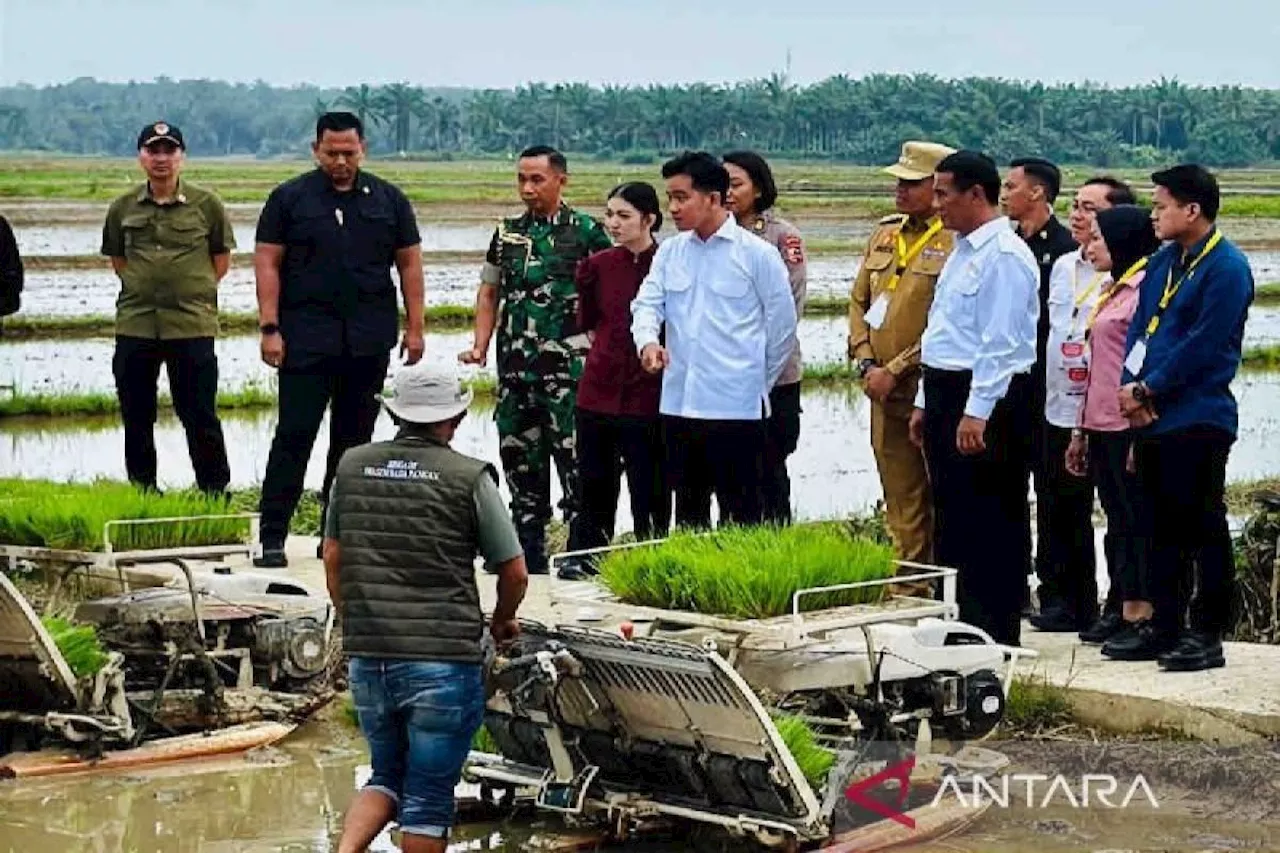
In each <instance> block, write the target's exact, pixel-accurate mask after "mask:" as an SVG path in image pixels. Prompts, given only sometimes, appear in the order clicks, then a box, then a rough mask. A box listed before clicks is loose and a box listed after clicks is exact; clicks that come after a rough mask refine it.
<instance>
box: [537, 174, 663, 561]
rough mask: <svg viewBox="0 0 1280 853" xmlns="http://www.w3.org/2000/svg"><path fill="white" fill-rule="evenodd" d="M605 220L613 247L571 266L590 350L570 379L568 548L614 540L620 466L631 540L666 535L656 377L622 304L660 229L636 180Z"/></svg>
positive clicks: (649, 194)
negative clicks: (573, 393) (644, 363)
mask: <svg viewBox="0 0 1280 853" xmlns="http://www.w3.org/2000/svg"><path fill="white" fill-rule="evenodd" d="M604 224H605V229H606V230H607V231H608V232H609V236H610V237H612V238H613V241H614V243H615V245H614V247H613V248H612V249H605V250H604V251H602V252H597V253H596V254H594V255H592V256H590V257H588V258H585V259H583V260H582V261H581V262H580V263H579V264H578V271H577V285H578V328H579V329H581V330H582V331H583V332H585V333H586V334H587V335H589V336H590V339H591V349H590V351H589V352H588V353H587V362H586V366H585V367H584V368H583V373H582V378H581V379H580V380H579V381H578V397H577V412H576V417H577V422H576V424H575V428H576V433H575V435H576V437H575V456H576V458H577V464H578V478H579V480H578V482H579V488H580V489H581V491H582V509H581V512H580V513H579V516H578V519H577V520H576V522H575V535H574V537H573V541H572V542H571V543H570V550H585V549H588V548H599V547H603V546H605V545H608V544H609V542H610V541H611V540H612V539H613V532H614V520H615V517H616V515H617V508H618V494H619V492H620V491H621V485H622V472H623V470H624V469H625V470H626V473H627V491H628V492H629V493H630V496H631V518H632V521H633V523H634V529H635V534H636V538H638V539H650V538H657V537H661V536H665V535H666V533H667V528H668V526H669V523H670V519H671V498H670V490H669V489H668V488H667V483H666V479H665V471H666V468H665V466H664V465H663V464H662V458H663V449H662V447H663V445H662V434H661V427H660V422H659V418H658V402H659V398H660V397H661V394H662V375H661V374H651V373H647V372H646V371H645V370H643V369H642V368H641V366H640V359H639V357H637V355H636V348H635V344H634V343H633V342H632V338H631V301H632V300H633V299H635V296H636V291H637V290H639V288H640V283H641V282H643V281H644V278H645V276H646V275H648V274H649V266H650V264H651V263H652V262H653V256H654V253H655V252H657V249H658V244H657V241H655V240H654V236H653V235H654V234H655V233H656V232H657V231H658V229H659V228H661V227H662V213H661V209H660V206H659V202H658V193H657V191H656V190H654V188H653V187H652V186H651V185H649V184H646V183H643V182H638V181H637V182H632V183H626V184H620V185H619V186H617V187H614V189H613V190H612V191H611V192H610V193H609V198H608V201H607V207H606V209H605V219H604ZM593 562H594V561H593V560H589V559H588V560H576V561H566V562H565V563H564V564H563V565H562V568H561V569H560V572H559V576H560V577H561V578H562V579H565V580H581V579H583V578H585V577H586V576H587V575H588V574H590V573H591V572H592V571H593V568H592V564H593Z"/></svg>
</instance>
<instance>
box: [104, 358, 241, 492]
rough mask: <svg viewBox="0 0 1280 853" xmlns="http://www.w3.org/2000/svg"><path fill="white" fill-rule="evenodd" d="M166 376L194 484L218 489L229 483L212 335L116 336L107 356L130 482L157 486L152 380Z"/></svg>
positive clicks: (156, 403)
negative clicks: (184, 436)
mask: <svg viewBox="0 0 1280 853" xmlns="http://www.w3.org/2000/svg"><path fill="white" fill-rule="evenodd" d="M161 365H163V366H164V368H165V370H166V371H167V373H168V376H169V393H170V394H171V396H172V397H173V409H174V412H176V413H177V415H178V420H180V421H181V422H182V428H183V430H185V431H186V434H187V450H188V452H189V453H190V455H191V467H192V468H193V469H195V475H196V486H197V487H199V488H200V489H201V490H203V491H206V492H221V491H223V490H225V489H226V488H227V484H228V483H229V482H231V467H230V464H229V463H228V462H227V445H226V440H225V439H224V438H223V435H222V422H221V421H220V420H219V419H218V408H217V404H218V356H217V354H216V353H215V352H214V348H213V338H185V339H182V340H155V339H152V338H133V337H125V336H118V337H116V348H115V352H114V353H113V355H112V358H111V372H112V373H113V374H114V375H115V381H116V396H117V398H118V399H119V400H120V416H121V419H122V420H123V422H124V464H125V470H126V471H127V472H128V476H129V480H130V482H133V483H136V484H137V485H139V486H141V487H143V488H150V489H154V488H155V487H156V436H155V426H156V416H157V414H158V402H157V392H156V383H157V382H158V381H159V379H160V367H161Z"/></svg>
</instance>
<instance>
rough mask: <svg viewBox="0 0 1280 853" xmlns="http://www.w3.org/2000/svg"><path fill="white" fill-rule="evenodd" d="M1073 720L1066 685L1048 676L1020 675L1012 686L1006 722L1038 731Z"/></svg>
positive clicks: (1008, 725) (1066, 723)
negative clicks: (1025, 676)
mask: <svg viewBox="0 0 1280 853" xmlns="http://www.w3.org/2000/svg"><path fill="white" fill-rule="evenodd" d="M1072 720H1073V716H1072V712H1071V702H1070V700H1069V699H1068V698H1067V691H1066V689H1065V688H1062V687H1059V686H1058V685H1056V684H1052V683H1050V681H1049V680H1048V678H1041V679H1034V678H1017V679H1015V680H1014V682H1013V684H1011V685H1010V686H1009V704H1008V706H1007V707H1006V709H1005V718H1004V725H1005V726H1007V727H1010V728H1013V729H1016V730H1018V731H1026V732H1039V731H1045V730H1047V729H1053V728H1058V727H1060V726H1064V725H1069V724H1070V723H1071V722H1072Z"/></svg>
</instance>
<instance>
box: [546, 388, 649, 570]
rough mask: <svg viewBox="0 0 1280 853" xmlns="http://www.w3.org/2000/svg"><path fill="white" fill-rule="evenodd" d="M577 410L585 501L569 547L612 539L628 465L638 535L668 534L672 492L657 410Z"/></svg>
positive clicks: (594, 545) (577, 444)
mask: <svg viewBox="0 0 1280 853" xmlns="http://www.w3.org/2000/svg"><path fill="white" fill-rule="evenodd" d="M576 416H577V417H576V420H577V423H576V427H577V429H576V437H575V456H576V458H577V465H578V488H579V490H580V492H581V502H580V503H581V505H580V508H579V512H578V515H577V517H576V518H575V520H574V527H575V530H574V531H573V533H574V535H573V540H574V541H573V542H572V543H571V544H570V550H578V549H582V548H600V547H603V546H605V545H608V544H609V543H610V542H612V541H613V535H614V529H615V527H614V525H615V521H616V518H617V511H618V495H619V493H620V492H621V490H622V473H623V471H624V470H625V471H626V474H627V492H628V494H629V495H630V498H631V518H632V520H633V522H634V525H635V534H636V537H637V538H638V539H653V538H659V537H662V536H666V535H667V530H668V528H669V527H670V525H671V492H670V490H669V489H668V487H667V481H666V465H665V463H664V460H663V455H664V452H663V446H662V423H661V421H660V420H659V419H658V417H657V416H656V415H655V416H653V417H647V418H646V417H636V416H627V415H606V414H600V413H598V412H591V411H586V410H584V409H578V410H577V412H576Z"/></svg>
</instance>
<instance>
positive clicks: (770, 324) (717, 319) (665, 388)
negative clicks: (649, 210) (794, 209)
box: [631, 216, 797, 420]
mask: <svg viewBox="0 0 1280 853" xmlns="http://www.w3.org/2000/svg"><path fill="white" fill-rule="evenodd" d="M796 319H797V318H796V306H795V301H794V300H793V298H792V295H791V284H790V280H789V279H788V277H787V268H786V265H785V264H783V262H782V256H781V255H779V254H778V250H777V249H776V248H775V247H773V246H772V245H770V244H769V243H766V242H765V241H764V240H761V239H760V238H758V237H756V236H755V235H754V234H752V233H751V232H750V231H747V230H746V229H745V228H742V227H741V226H739V225H738V223H737V222H736V221H735V220H734V218H733V217H732V216H730V217H728V218H727V219H726V220H725V222H724V224H723V225H722V226H720V228H719V229H718V230H717V231H716V232H715V233H714V234H712V235H711V237H710V239H707V240H705V241H704V240H703V239H702V238H701V237H699V236H698V234H697V232H695V231H692V230H690V231H682V232H680V233H679V234H677V235H676V236H674V237H671V238H669V239H667V240H664V241H663V242H662V243H661V244H660V245H659V246H658V251H657V253H656V254H655V255H654V257H653V263H652V265H651V266H650V268H649V275H648V276H647V277H646V278H645V280H644V282H643V283H642V284H641V285H640V291H639V293H637V294H636V298H635V300H634V301H632V303H631V335H632V337H633V338H634V339H635V344H636V350H637V351H638V352H643V351H644V348H645V347H646V346H648V345H649V344H656V343H658V342H659V341H658V334H659V331H660V330H662V328H663V324H664V323H665V324H666V330H665V334H666V348H667V352H668V353H669V354H670V356H671V364H670V366H668V367H667V368H666V370H665V371H664V373H663V377H662V402H661V404H660V406H659V410H660V411H661V412H662V414H664V415H675V416H678V417H683V418H698V419H703V420H760V419H762V418H763V417H765V416H766V415H767V413H768V411H769V389H770V388H772V387H773V385H774V383H775V382H777V380H778V377H779V376H780V375H781V374H782V369H783V367H785V366H786V362H787V358H788V356H790V354H791V350H792V347H793V346H794V345H795V342H796Z"/></svg>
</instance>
